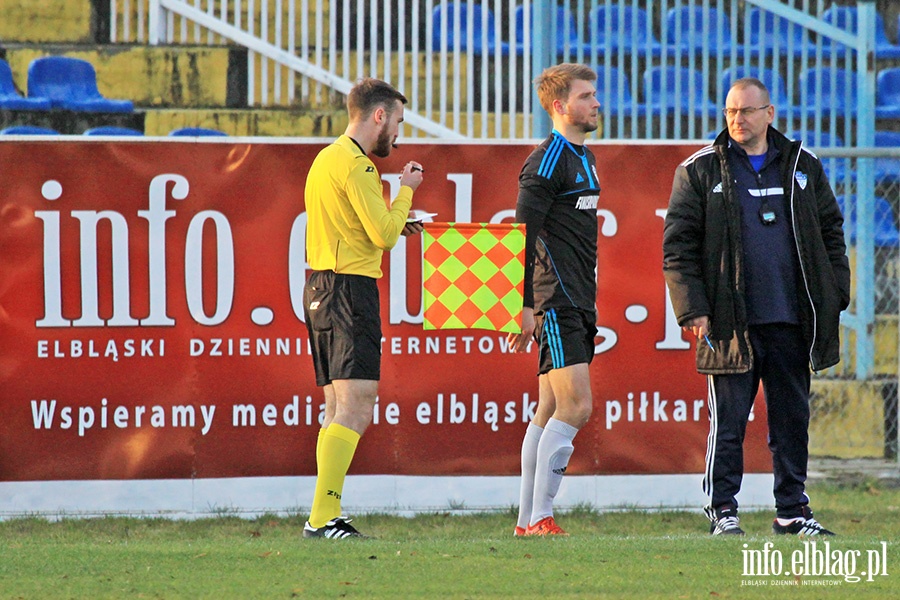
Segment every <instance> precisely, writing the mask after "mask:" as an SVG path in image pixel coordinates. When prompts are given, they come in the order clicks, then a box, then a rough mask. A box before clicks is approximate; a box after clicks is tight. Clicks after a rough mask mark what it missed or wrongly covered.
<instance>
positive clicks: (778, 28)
mask: <svg viewBox="0 0 900 600" xmlns="http://www.w3.org/2000/svg"><path fill="white" fill-rule="evenodd" d="M744 35H746V36H747V38H746V45H747V47H748V48H749V49H750V53H751V55H752V56H754V57H757V56H766V55H771V54H775V53H776V52H777V53H778V54H781V55H782V56H788V55H790V56H795V57H796V56H800V55H801V54H802V52H803V50H804V48H805V49H806V51H807V52H808V53H812V52H814V51H815V46H814V45H813V44H812V43H811V42H810V41H809V36H808V35H807V33H806V29H804V28H803V27H801V26H800V25H797V24H796V23H792V22H791V21H788V20H787V19H785V18H784V17H779V16H778V15H775V14H774V13H771V12H769V11H767V10H760V9H759V8H751V9H750V10H749V12H748V15H747V27H745V28H744ZM807 55H809V54H807Z"/></svg>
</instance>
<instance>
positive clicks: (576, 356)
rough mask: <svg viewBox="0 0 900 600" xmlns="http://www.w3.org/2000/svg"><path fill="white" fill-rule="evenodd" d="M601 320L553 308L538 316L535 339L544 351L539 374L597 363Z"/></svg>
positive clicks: (569, 310) (591, 315)
mask: <svg viewBox="0 0 900 600" xmlns="http://www.w3.org/2000/svg"><path fill="white" fill-rule="evenodd" d="M596 320H597V317H596V315H595V314H594V313H593V312H592V311H586V310H580V309H577V308H550V309H547V310H546V311H545V312H543V313H541V314H539V315H535V327H534V339H535V341H536V342H537V343H538V347H539V348H540V356H539V359H538V375H543V374H545V373H548V372H549V371H550V370H551V369H561V368H563V367H569V366H571V365H577V364H581V363H587V364H591V361H592V360H594V338H595V337H596V336H597V324H596Z"/></svg>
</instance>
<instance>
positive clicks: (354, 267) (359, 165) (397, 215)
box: [304, 135, 413, 279]
mask: <svg viewBox="0 0 900 600" xmlns="http://www.w3.org/2000/svg"><path fill="white" fill-rule="evenodd" d="M304 195H305V200H306V214H307V223H306V260H307V261H308V262H309V266H310V267H311V268H312V269H314V270H316V271H328V270H332V271H334V272H335V273H345V274H350V275H365V276H367V277H373V278H375V279H378V278H380V277H381V276H382V275H383V273H382V271H381V256H382V254H383V253H384V251H385V250H390V249H391V248H393V247H394V245H395V244H396V243H397V240H398V239H400V233H401V232H402V231H403V228H404V227H405V226H406V218H407V216H408V215H409V209H410V207H411V206H412V196H413V190H412V188H411V187H409V186H401V187H400V191H399V193H398V194H397V197H396V198H395V199H394V201H393V202H392V203H391V205H390V208H388V206H387V205H386V203H385V201H384V197H383V192H382V183H381V175H379V174H378V169H376V168H375V164H374V163H373V162H372V161H371V159H369V157H368V156H366V154H365V153H364V152H363V151H362V149H361V148H360V147H359V146H358V145H357V144H356V142H354V141H353V140H352V139H350V138H349V137H347V136H346V135H342V136H341V137H339V138H338V139H337V140H335V141H334V143H332V144H331V145H329V146H328V147H326V148H324V149H322V151H321V152H319V155H318V156H316V159H315V160H314V161H313V164H312V166H311V167H310V169H309V174H308V175H307V177H306V190H305V193H304Z"/></svg>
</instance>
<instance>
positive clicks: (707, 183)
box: [663, 126, 850, 375]
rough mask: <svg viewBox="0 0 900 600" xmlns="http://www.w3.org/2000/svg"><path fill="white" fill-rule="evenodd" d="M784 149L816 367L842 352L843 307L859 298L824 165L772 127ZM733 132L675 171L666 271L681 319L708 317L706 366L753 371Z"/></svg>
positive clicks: (702, 351)
mask: <svg viewBox="0 0 900 600" xmlns="http://www.w3.org/2000/svg"><path fill="white" fill-rule="evenodd" d="M768 141H769V143H770V144H775V145H776V147H777V148H778V150H779V152H780V156H779V159H778V160H779V162H780V167H781V170H782V181H783V187H784V193H785V194H786V195H787V196H788V201H789V204H788V210H789V216H790V218H791V224H792V227H791V229H792V231H793V241H794V247H795V250H796V253H797V256H798V257H799V265H800V279H801V280H800V281H799V282H798V287H797V294H798V295H799V300H800V317H801V326H802V329H803V335H804V338H805V340H806V342H807V346H808V348H809V362H810V366H811V367H812V369H813V370H814V371H820V370H822V369H826V368H828V367H831V366H833V365H835V364H837V363H838V361H839V360H840V338H839V331H840V313H841V311H842V310H844V309H845V308H847V306H848V305H849V303H850V264H849V261H848V259H847V252H846V246H845V244H844V232H843V222H844V219H843V216H842V215H841V211H840V208H839V207H838V204H837V201H836V200H835V198H834V192H832V190H831V186H830V185H829V184H828V180H827V178H826V176H825V171H824V169H823V168H822V163H821V162H820V161H819V159H818V157H816V156H815V155H814V154H813V153H812V152H810V151H809V150H807V149H806V148H804V147H802V144H801V142H799V141H797V142H794V141H791V140H789V139H788V138H786V137H785V136H784V135H782V134H781V133H780V132H778V131H777V130H776V129H774V128H773V127H771V126H770V127H769V131H768ZM729 142H730V138H729V136H728V131H727V130H725V131H723V132H722V133H720V134H719V136H718V137H717V138H716V140H715V141H714V142H713V144H712V145H711V146H707V147H705V148H703V149H702V150H699V151H698V152H696V153H695V154H694V155H692V156H691V157H689V158H688V159H687V160H685V161H684V162H683V163H682V164H681V165H679V166H678V168H677V169H676V171H675V180H674V182H673V184H672V196H671V197H670V199H669V208H668V211H667V214H666V223H665V230H664V233H663V272H664V274H665V277H666V284H667V286H668V288H669V294H670V296H671V299H672V306H673V307H674V309H675V315H676V317H677V319H678V323H679V325H685V324H687V323H688V322H690V321H691V320H692V319H694V318H696V317H702V316H704V315H706V316H709V319H710V334H709V337H710V340H711V342H712V344H713V346H714V347H715V349H716V350H715V352H713V351H712V350H711V349H710V348H709V347H708V346H707V345H706V343H705V342H704V343H702V344H699V343H698V344H697V370H698V371H699V372H700V373H704V374H713V375H716V374H728V373H744V372H747V371H749V370H750V369H751V368H752V365H753V351H752V348H751V346H750V342H749V338H748V335H747V309H746V304H745V296H744V276H743V251H742V247H741V209H740V206H739V205H738V193H737V190H736V189H735V187H734V177H733V176H732V174H731V169H730V166H729V164H728V160H727V158H726V157H727V152H728V144H729Z"/></svg>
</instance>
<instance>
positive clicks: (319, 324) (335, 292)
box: [303, 271, 381, 386]
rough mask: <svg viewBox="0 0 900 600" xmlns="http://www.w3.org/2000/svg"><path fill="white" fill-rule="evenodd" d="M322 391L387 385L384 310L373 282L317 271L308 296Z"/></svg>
mask: <svg viewBox="0 0 900 600" xmlns="http://www.w3.org/2000/svg"><path fill="white" fill-rule="evenodd" d="M303 308H304V310H305V312H306V329H307V331H309V342H310V347H311V349H312V359H313V365H315V368H316V385H319V386H324V385H328V384H330V383H331V382H332V381H333V380H335V379H370V380H375V381H378V380H379V379H381V308H380V303H379V299H378V284H377V282H376V281H375V280H374V279H372V278H371V277H365V276H363V275H344V274H340V273H335V272H334V271H313V272H312V273H311V274H310V276H309V279H308V280H307V282H306V288H305V289H304V291H303Z"/></svg>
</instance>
